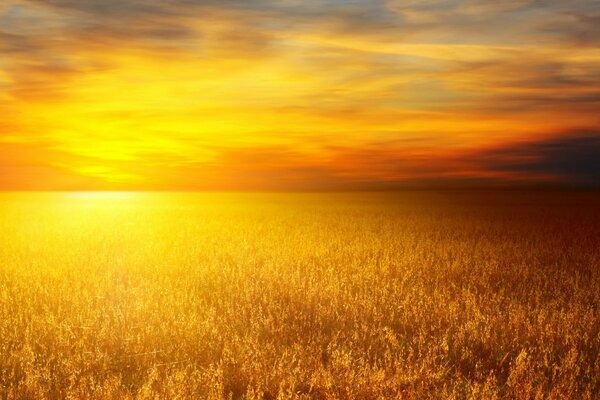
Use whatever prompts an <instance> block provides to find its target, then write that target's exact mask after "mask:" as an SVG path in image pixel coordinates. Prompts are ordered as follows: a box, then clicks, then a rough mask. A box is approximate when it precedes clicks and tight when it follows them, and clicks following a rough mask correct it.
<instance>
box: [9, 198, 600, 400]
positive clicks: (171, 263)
mask: <svg viewBox="0 0 600 400" xmlns="http://www.w3.org/2000/svg"><path fill="white" fill-rule="evenodd" d="M0 232H1V233H2V235H1V237H0V394H1V395H0V398H1V399H192V398H193V399H203V398H208V399H223V398H225V399H227V398H233V399H240V398H242V399H261V398H266V399H275V398H280V399H291V398H306V399H338V398H340V399H380V398H401V399H428V398H431V399H442V398H454V399H466V398H471V399H494V398H499V399H504V398H505V399H534V398H549V399H594V398H598V396H600V355H599V352H600V310H599V305H600V196H599V195H598V194H597V193H596V194H594V193H551V192H534V193H526V192H504V193H503V192H426V191H423V192H404V193H380V194H374V193H373V194H369V193H362V194H143V193H140V194H126V193H123V194H104V195H96V194H85V193H72V194H67V193H54V194H52V193H46V194H44V193H37V194H26V193H5V194H2V195H0Z"/></svg>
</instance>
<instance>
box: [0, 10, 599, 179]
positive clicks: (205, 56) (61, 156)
mask: <svg viewBox="0 0 600 400" xmlns="http://www.w3.org/2000/svg"><path fill="white" fill-rule="evenodd" d="M599 26H600V0H569V1H564V0H495V1H487V0H464V1H457V0H345V1H341V0H305V1H300V0H219V1H218V0H2V1H1V2H0V190H378V189H394V188H403V187H437V186H464V185H467V186H522V185H559V186H562V185H565V186H583V187H598V186H599V185H600V112H599V111H600V29H598V27H599Z"/></svg>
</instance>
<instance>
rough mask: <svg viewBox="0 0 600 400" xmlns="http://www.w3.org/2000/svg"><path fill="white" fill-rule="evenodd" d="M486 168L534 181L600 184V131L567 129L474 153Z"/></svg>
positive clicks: (569, 184)
mask: <svg viewBox="0 0 600 400" xmlns="http://www.w3.org/2000/svg"><path fill="white" fill-rule="evenodd" d="M473 158H474V159H475V160H476V161H475V163H476V164H477V165H478V166H479V167H480V168H481V169H483V170H484V171H491V172H500V173H506V172H508V173H511V174H512V175H513V176H516V177H520V176H522V177H527V178H528V180H530V181H532V182H536V181H540V180H541V181H546V180H547V181H550V182H554V183H557V184H562V185H567V186H571V185H583V186H592V187H599V186H600V130H593V129H592V130H576V131H570V132H564V133H561V134H560V135H557V136H552V137H549V138H546V139H544V140H536V141H532V140H525V141H520V142H516V143H512V144H509V145H505V146H502V147H498V148H496V149H491V150H486V151H481V152H479V153H477V154H474V155H473Z"/></svg>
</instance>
